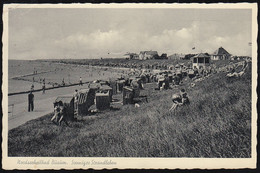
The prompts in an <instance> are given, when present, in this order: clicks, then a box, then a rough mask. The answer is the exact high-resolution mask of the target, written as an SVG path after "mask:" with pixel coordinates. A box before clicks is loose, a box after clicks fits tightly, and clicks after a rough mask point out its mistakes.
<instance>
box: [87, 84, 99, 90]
mask: <svg viewBox="0 0 260 173" xmlns="http://www.w3.org/2000/svg"><path fill="white" fill-rule="evenodd" d="M100 87H101V84H100V83H90V84H89V88H93V89H97V88H100Z"/></svg>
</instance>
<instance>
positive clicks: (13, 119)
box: [8, 97, 56, 130]
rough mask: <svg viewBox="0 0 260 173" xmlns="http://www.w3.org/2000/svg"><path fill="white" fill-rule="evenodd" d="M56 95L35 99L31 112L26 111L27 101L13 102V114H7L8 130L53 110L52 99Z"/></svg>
mask: <svg viewBox="0 0 260 173" xmlns="http://www.w3.org/2000/svg"><path fill="white" fill-rule="evenodd" d="M55 99H56V97H51V98H48V99H43V100H36V101H35V103H34V104H35V106H36V107H35V108H34V111H33V112H28V103H27V102H23V103H20V104H15V107H14V109H13V115H12V114H11V115H10V113H9V116H8V130H11V129H13V128H15V127H18V126H20V125H22V124H24V123H26V122H27V121H29V120H32V119H36V118H39V117H41V116H44V115H46V114H48V113H50V112H52V111H53V101H54V100H55ZM39 105H41V107H39Z"/></svg>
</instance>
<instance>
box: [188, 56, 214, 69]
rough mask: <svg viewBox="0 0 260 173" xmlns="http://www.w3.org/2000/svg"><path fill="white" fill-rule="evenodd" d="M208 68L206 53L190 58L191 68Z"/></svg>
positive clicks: (208, 59) (208, 62)
mask: <svg viewBox="0 0 260 173" xmlns="http://www.w3.org/2000/svg"><path fill="white" fill-rule="evenodd" d="M207 66H210V55H209V54H208V53H199V54H198V55H196V56H194V57H192V67H193V68H197V69H201V68H205V67H207Z"/></svg>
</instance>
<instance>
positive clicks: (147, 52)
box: [140, 50, 158, 55]
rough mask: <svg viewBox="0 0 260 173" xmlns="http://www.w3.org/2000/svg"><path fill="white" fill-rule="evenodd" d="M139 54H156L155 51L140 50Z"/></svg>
mask: <svg viewBox="0 0 260 173" xmlns="http://www.w3.org/2000/svg"><path fill="white" fill-rule="evenodd" d="M140 54H147V55H158V52H157V51H151V50H150V51H141V52H140Z"/></svg>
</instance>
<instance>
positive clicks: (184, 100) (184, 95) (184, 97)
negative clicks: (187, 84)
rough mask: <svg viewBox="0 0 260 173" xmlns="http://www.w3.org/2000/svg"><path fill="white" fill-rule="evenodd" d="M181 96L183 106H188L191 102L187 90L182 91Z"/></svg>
mask: <svg viewBox="0 0 260 173" xmlns="http://www.w3.org/2000/svg"><path fill="white" fill-rule="evenodd" d="M180 95H181V104H182V105H186V104H189V103H190V100H189V98H188V94H187V93H186V91H185V89H181V91H180Z"/></svg>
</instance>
